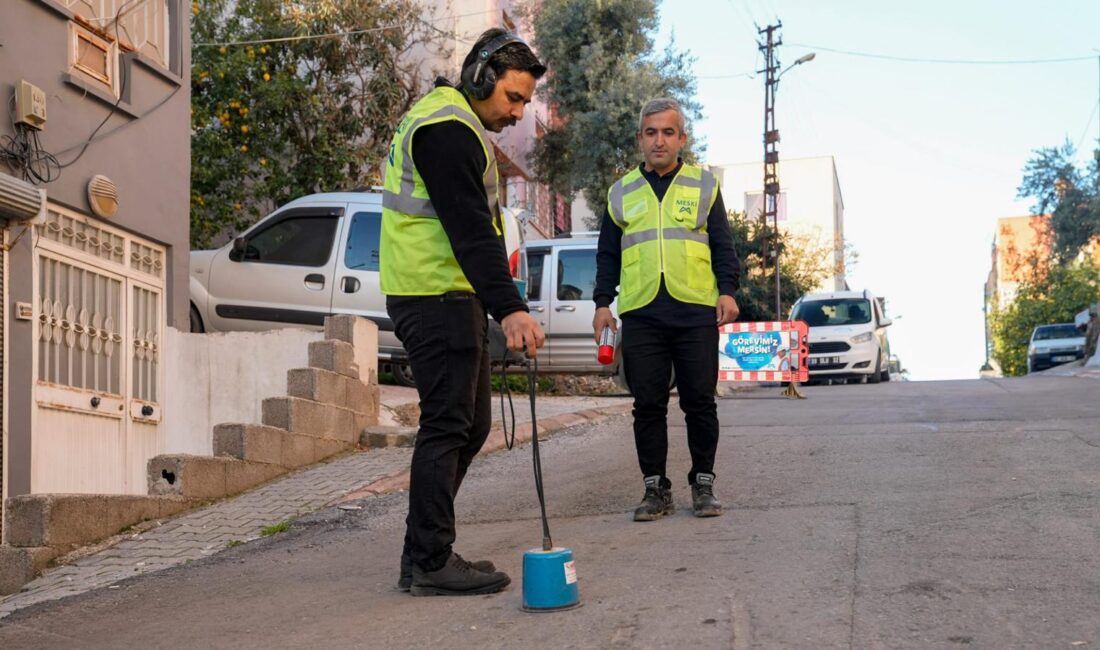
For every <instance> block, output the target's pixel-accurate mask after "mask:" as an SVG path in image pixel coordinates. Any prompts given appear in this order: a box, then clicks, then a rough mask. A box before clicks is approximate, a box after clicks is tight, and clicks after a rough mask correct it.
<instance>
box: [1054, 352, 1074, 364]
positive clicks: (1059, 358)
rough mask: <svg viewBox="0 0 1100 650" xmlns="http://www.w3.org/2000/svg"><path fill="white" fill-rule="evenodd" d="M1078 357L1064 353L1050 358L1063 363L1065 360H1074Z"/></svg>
mask: <svg viewBox="0 0 1100 650" xmlns="http://www.w3.org/2000/svg"><path fill="white" fill-rule="evenodd" d="M1076 358H1077V357H1075V356H1073V355H1072V354H1063V355H1060V356H1056V357H1051V358H1050V360H1051V361H1053V362H1055V363H1062V362H1063V361H1073V360H1074V359H1076Z"/></svg>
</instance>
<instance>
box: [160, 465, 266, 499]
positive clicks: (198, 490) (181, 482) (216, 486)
mask: <svg viewBox="0 0 1100 650" xmlns="http://www.w3.org/2000/svg"><path fill="white" fill-rule="evenodd" d="M231 460H233V459H230V458H226V457H224V456H221V457H218V458H211V457H209V456H190V455H187V454H175V455H165V456H154V457H153V458H150V459H149V465H148V467H149V494H153V495H161V494H165V495H178V496H183V497H188V498H191V499H218V498H221V497H224V496H225V495H226V494H227V492H226V483H225V466H226V464H227V463H229V462H230V461H231ZM237 462H244V461H237Z"/></svg>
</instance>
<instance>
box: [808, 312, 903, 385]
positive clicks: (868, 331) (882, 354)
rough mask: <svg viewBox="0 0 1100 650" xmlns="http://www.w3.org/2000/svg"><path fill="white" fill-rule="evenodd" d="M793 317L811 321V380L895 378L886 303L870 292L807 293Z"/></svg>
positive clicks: (888, 379) (873, 381)
mask: <svg viewBox="0 0 1100 650" xmlns="http://www.w3.org/2000/svg"><path fill="white" fill-rule="evenodd" d="M791 320H800V321H805V322H806V324H807V325H809V326H810V335H809V343H810V358H809V370H810V381H811V382H812V383H816V382H818V381H822V380H842V379H846V380H858V381H866V382H868V383H872V384H877V383H879V382H880V381H890V342H889V340H888V339H887V337H886V328H887V327H889V326H890V324H891V323H892V322H893V321H891V320H890V319H889V318H887V317H886V315H885V313H884V311H883V306H882V302H881V301H880V300H879V299H877V298H875V297H874V296H873V295H872V294H871V292H869V291H862V292H858V291H834V292H828V293H808V294H806V295H804V296H802V297H801V298H799V299H798V301H797V302H795V304H794V306H793V307H792V308H791Z"/></svg>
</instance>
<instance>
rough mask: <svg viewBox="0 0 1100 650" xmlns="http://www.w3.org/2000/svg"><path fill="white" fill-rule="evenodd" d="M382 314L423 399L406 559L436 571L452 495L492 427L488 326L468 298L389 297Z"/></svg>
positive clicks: (443, 556)
mask: <svg viewBox="0 0 1100 650" xmlns="http://www.w3.org/2000/svg"><path fill="white" fill-rule="evenodd" d="M386 308H387V311H388V312H389V314H390V318H392V319H393V322H394V329H395V330H396V334H397V338H398V339H400V340H401V343H402V344H404V346H405V351H406V352H408V354H409V365H410V366H411V367H412V372H413V377H414V378H415V379H416V389H417V392H419V394H420V430H419V432H418V433H417V436H416V447H415V449H414V450H413V457H412V469H411V476H410V480H409V515H408V517H407V518H406V519H405V525H406V532H405V549H404V552H405V554H407V555H408V556H409V557H410V558H411V559H412V561H413V562H414V563H415V564H417V565H419V566H420V568H421V569H422V570H424V571H435V570H438V569H440V568H442V567H443V565H444V564H445V563H446V561H447V558H448V557H449V556H450V554H451V545H452V544H453V543H454V541H455V509H454V501H455V495H456V494H457V493H458V488H459V487H460V486H461V485H462V479H463V478H464V477H465V476H466V470H467V469H468V468H469V467H470V462H471V461H473V459H474V456H476V455H477V452H478V451H479V450H480V449H481V446H482V445H483V444H485V439H486V438H487V437H488V435H489V428H490V425H491V421H492V407H491V402H490V398H491V393H490V388H489V377H490V375H489V372H490V370H489V339H488V321H487V319H486V315H485V307H484V306H483V305H482V304H481V301H480V300H478V299H477V297H475V296H474V295H473V294H468V293H462V294H447V295H446V296H416V297H390V298H388V299H387V301H386Z"/></svg>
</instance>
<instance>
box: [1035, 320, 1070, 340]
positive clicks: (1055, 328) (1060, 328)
mask: <svg viewBox="0 0 1100 650" xmlns="http://www.w3.org/2000/svg"><path fill="white" fill-rule="evenodd" d="M1080 337H1081V333H1080V332H1078V331H1077V328H1076V327H1074V326H1073V325H1070V324H1069V323H1067V324H1065V325H1045V326H1043V327H1036V328H1035V334H1033V335H1032V337H1031V340H1032V341H1049V340H1050V339H1076V338H1080Z"/></svg>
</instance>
